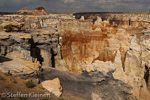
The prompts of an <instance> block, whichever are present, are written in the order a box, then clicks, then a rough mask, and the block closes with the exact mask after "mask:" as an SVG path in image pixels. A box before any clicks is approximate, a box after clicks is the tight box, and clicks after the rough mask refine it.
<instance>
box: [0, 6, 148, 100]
mask: <svg viewBox="0 0 150 100" xmlns="http://www.w3.org/2000/svg"><path fill="white" fill-rule="evenodd" d="M23 11H25V12H29V14H27V13H24V12H23ZM19 12H21V13H20V14H5V15H0V69H1V71H2V72H4V73H8V72H9V73H11V74H12V75H14V76H17V77H19V78H23V79H28V77H30V79H31V80H32V81H34V82H35V83H40V82H43V81H45V80H52V79H54V78H57V77H58V78H59V79H60V83H61V84H62V88H63V90H65V91H67V92H70V93H72V94H75V95H77V96H79V97H82V98H85V99H92V100H95V99H93V98H96V97H97V98H99V99H100V100H118V99H121V100H126V99H129V100H137V99H138V100H148V99H150V96H149V93H150V81H149V80H150V78H149V68H150V65H149V64H150V51H149V50H150V46H149V42H150V25H149V23H150V20H149V19H150V14H149V13H140V12H139V13H100V12H99V13H96V12H95V13H74V14H48V13H46V12H45V11H44V9H43V8H39V9H38V8H37V9H36V10H34V11H27V10H21V11H19ZM95 96H96V97H95ZM99 99H96V100H99Z"/></svg>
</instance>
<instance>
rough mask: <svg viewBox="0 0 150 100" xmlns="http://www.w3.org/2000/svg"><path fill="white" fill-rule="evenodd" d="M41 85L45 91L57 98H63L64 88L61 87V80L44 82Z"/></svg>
mask: <svg viewBox="0 0 150 100" xmlns="http://www.w3.org/2000/svg"><path fill="white" fill-rule="evenodd" d="M41 84H42V86H43V87H44V88H45V89H47V90H48V91H49V92H51V93H53V94H54V95H55V96H57V97H59V96H61V94H62V92H61V91H62V86H61V85H60V80H59V79H58V78H55V79H53V80H47V81H44V82H42V83H41Z"/></svg>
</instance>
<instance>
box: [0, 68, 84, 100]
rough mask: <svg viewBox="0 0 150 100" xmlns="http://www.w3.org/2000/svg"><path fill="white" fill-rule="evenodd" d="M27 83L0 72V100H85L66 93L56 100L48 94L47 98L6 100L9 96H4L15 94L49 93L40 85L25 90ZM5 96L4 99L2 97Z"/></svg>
mask: <svg viewBox="0 0 150 100" xmlns="http://www.w3.org/2000/svg"><path fill="white" fill-rule="evenodd" d="M26 82H27V81H26V80H23V79H19V78H17V77H13V76H11V75H8V74H4V73H2V72H1V71H0V100H86V99H83V98H80V97H77V96H75V95H73V94H70V93H68V92H66V91H63V94H62V95H61V96H60V97H59V98H57V97H55V96H54V95H53V94H50V97H49V98H35V97H30V98H29V97H27V98H26V97H23V98H21V97H19V96H18V97H17V98H8V96H9V95H6V94H8V93H9V94H10V93H12V94H16V93H17V92H21V94H29V93H35V94H38V93H39V94H45V93H49V92H48V91H47V90H45V89H44V88H43V87H42V85H41V84H35V85H36V86H35V87H34V88H27V87H26V85H25V83H26ZM3 96H5V97H3Z"/></svg>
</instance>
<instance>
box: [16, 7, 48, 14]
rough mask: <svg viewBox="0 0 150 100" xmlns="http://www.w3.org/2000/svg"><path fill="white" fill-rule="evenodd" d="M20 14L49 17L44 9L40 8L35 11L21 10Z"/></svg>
mask: <svg viewBox="0 0 150 100" xmlns="http://www.w3.org/2000/svg"><path fill="white" fill-rule="evenodd" d="M17 13H19V14H27V15H35V16H36V15H48V13H47V12H46V11H45V8H44V7H38V8H35V10H28V9H20V10H19V11H17Z"/></svg>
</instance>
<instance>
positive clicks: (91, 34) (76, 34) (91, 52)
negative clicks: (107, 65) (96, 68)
mask: <svg viewBox="0 0 150 100" xmlns="http://www.w3.org/2000/svg"><path fill="white" fill-rule="evenodd" d="M58 32H59V33H60V36H61V37H62V57H63V59H64V60H65V61H66V63H67V66H66V67H67V68H68V69H69V70H70V71H72V72H73V73H75V74H80V73H81V72H82V71H81V68H82V66H83V65H86V64H91V63H92V62H94V61H95V60H100V61H112V62H114V58H115V55H116V51H117V50H120V52H121V60H122V64H123V67H124V59H125V52H126V51H127V49H128V47H129V45H130V39H131V36H130V34H128V33H126V30H125V29H120V28H118V26H117V24H115V25H111V24H110V23H109V22H108V21H102V20H101V18H99V17H98V18H97V20H96V21H95V22H94V24H93V21H92V20H85V21H83V20H69V21H68V20H65V21H62V22H61V23H60V24H59V25H58ZM74 66H76V67H74ZM77 66H78V67H77Z"/></svg>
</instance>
